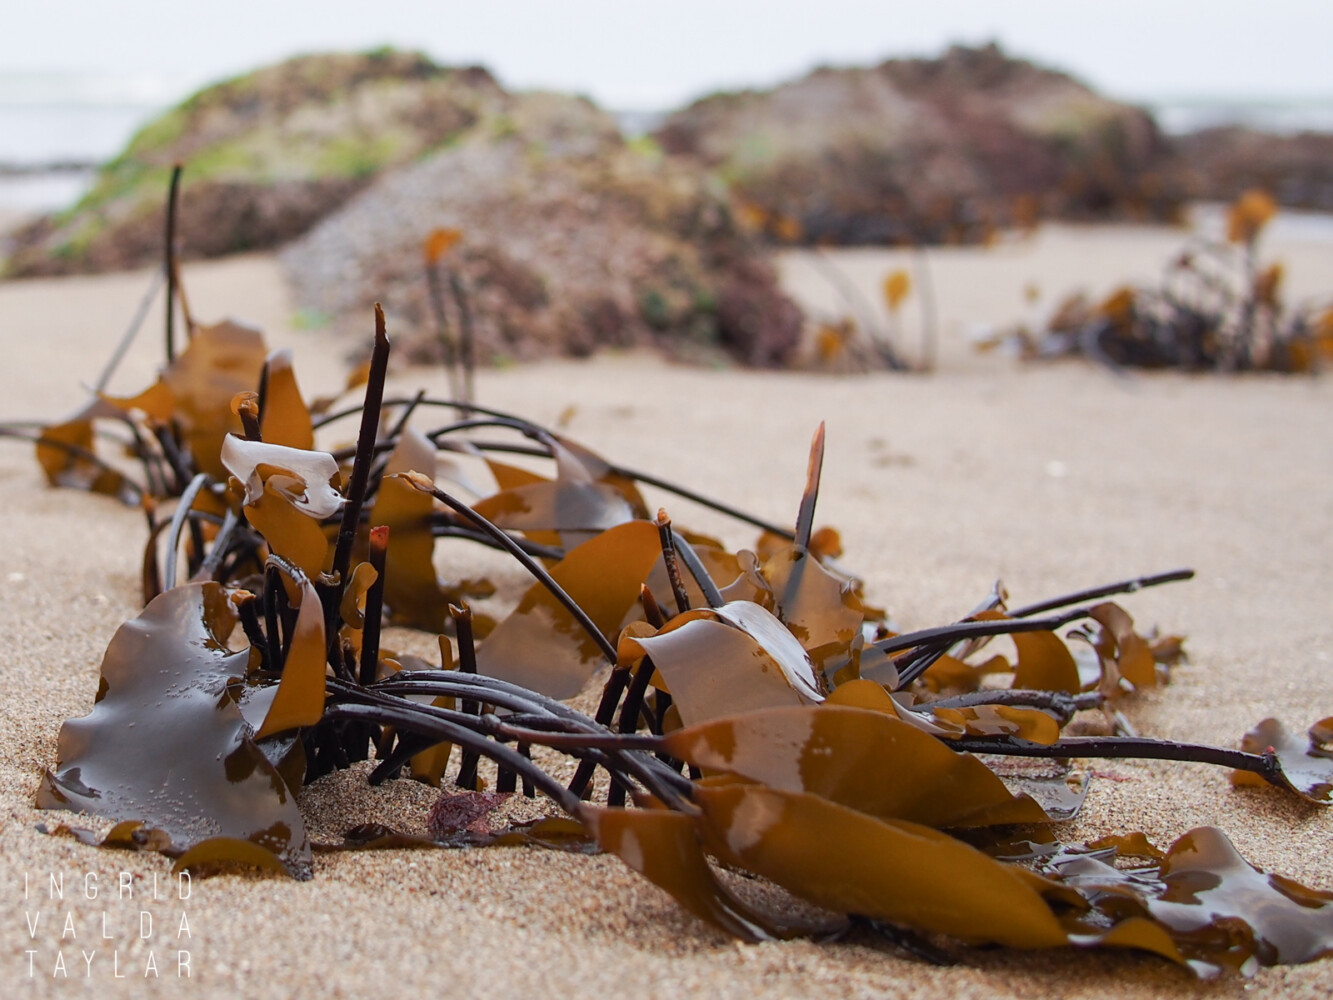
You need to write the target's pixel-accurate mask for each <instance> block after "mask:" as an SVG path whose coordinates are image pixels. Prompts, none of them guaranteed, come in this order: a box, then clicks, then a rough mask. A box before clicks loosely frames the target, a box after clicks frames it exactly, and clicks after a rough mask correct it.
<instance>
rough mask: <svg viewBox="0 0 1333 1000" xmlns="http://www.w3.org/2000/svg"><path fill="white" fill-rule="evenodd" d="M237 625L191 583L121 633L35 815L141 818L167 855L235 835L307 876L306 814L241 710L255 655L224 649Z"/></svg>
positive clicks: (67, 728) (222, 603) (221, 603)
mask: <svg viewBox="0 0 1333 1000" xmlns="http://www.w3.org/2000/svg"><path fill="white" fill-rule="evenodd" d="M230 616H231V610H230V606H229V604H228V602H227V599H226V595H225V593H224V591H223V588H222V587H221V586H220V585H218V584H216V583H204V584H186V585H183V586H180V587H177V588H175V589H173V590H169V591H167V592H166V593H165V594H163V595H161V596H160V597H158V598H156V599H155V600H154V601H153V602H152V603H150V604H149V605H148V607H147V608H145V609H144V611H143V612H142V613H141V614H140V615H139V617H138V618H135V619H133V620H132V621H130V622H127V623H126V624H125V625H123V626H121V628H120V629H119V631H117V633H116V635H115V636H114V637H113V638H112V640H111V644H110V645H109V646H108V647H107V651H106V656H105V658H104V659H103V661H102V688H101V692H100V697H99V698H98V700H97V703H96V704H95V705H94V706H93V710H92V712H91V713H90V714H89V715H87V716H85V717H83V718H80V719H70V720H68V721H67V722H65V724H64V725H63V726H62V727H61V731H60V763H59V769H58V771H57V772H56V773H55V774H50V773H48V774H47V775H46V776H45V777H44V779H43V781H42V784H41V786H40V788H39V791H38V805H39V806H41V807H42V808H48V809H51V808H63V809H83V810H85V811H87V812H91V813H94V814H96V815H99V816H106V817H109V818H112V819H116V820H141V821H142V822H143V823H144V824H145V825H146V826H149V827H155V828H157V829H160V830H163V831H165V832H166V833H167V834H168V835H169V836H170V838H171V853H183V852H185V851H187V850H189V849H190V848H191V847H194V846H195V845H197V844H199V843H200V842H201V841H204V840H208V839H211V838H214V837H233V838H236V839H238V840H240V841H245V842H248V843H250V844H252V845H257V846H258V847H260V848H262V849H264V850H265V851H268V852H271V853H272V854H273V855H275V856H276V857H277V858H278V860H279V861H280V862H281V863H282V866H283V867H284V868H285V869H286V870H287V871H288V872H290V873H291V874H293V875H295V876H297V877H308V875H309V866H310V845H309V843H308V841H307V839H306V834H305V827H304V824H303V822H302V819H301V813H300V810H299V809H298V808H297V805H296V802H295V800H294V798H293V797H292V795H291V793H290V791H289V790H288V788H287V785H286V783H285V782H284V781H283V779H282V777H281V775H280V774H279V773H278V771H277V770H276V769H275V768H274V767H273V765H272V764H270V763H269V761H268V759H267V758H266V757H265V756H264V754H263V752H262V751H261V750H260V749H259V747H258V746H256V744H255V743H254V741H253V739H252V738H251V736H250V732H251V730H250V727H249V726H248V725H247V723H246V721H245V719H244V717H243V716H242V714H241V711H240V708H239V707H238V705H237V700H238V697H239V690H240V688H241V686H242V684H243V679H244V676H245V672H246V666H247V662H248V660H249V650H247V649H242V650H240V651H238V652H233V651H231V650H230V649H228V647H227V646H226V644H225V639H226V635H227V634H228V633H229V632H230V630H231V626H232V624H234V619H232V618H231V617H230ZM239 860H242V861H243V860H244V859H239Z"/></svg>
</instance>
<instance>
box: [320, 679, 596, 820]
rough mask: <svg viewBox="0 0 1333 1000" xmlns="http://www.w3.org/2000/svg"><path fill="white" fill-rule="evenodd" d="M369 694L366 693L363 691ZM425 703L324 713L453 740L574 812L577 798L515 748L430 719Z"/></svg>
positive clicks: (344, 707) (342, 707)
mask: <svg viewBox="0 0 1333 1000" xmlns="http://www.w3.org/2000/svg"><path fill="white" fill-rule="evenodd" d="M367 694H369V692H367ZM429 709H430V706H429V705H419V706H413V705H411V704H410V703H409V704H406V705H403V704H392V703H391V704H374V705H347V704H342V705H334V706H332V707H331V708H329V709H328V710H327V711H326V712H325V717H326V718H330V719H349V720H351V719H355V720H364V721H367V722H372V723H380V724H384V723H390V724H392V725H394V726H395V727H397V728H399V729H405V730H407V731H409V732H414V733H420V734H421V735H422V736H428V737H430V738H431V739H432V740H434V741H435V742H438V743H445V742H448V743H456V744H458V745H459V746H461V747H464V748H465V750H466V751H471V752H473V753H475V754H478V755H481V754H485V755H486V756H487V757H489V758H490V759H491V760H493V761H495V762H496V763H497V764H501V765H503V766H505V767H507V768H509V769H510V770H513V771H517V772H518V773H520V774H522V775H523V776H524V777H525V778H527V779H528V780H530V781H531V782H532V784H533V785H534V786H535V787H536V788H537V789H538V790H539V791H540V792H541V793H542V794H543V795H546V796H547V797H548V798H550V799H552V800H554V801H555V803H556V804H557V805H559V806H560V808H561V809H563V810H565V812H567V813H569V814H571V815H574V814H575V812H576V810H577V809H578V801H579V800H578V799H577V798H575V797H574V796H572V795H570V794H569V790H568V789H566V788H565V786H564V785H562V784H560V782H558V781H556V780H555V779H554V778H552V777H551V776H550V775H549V774H547V773H546V772H545V771H543V770H542V769H541V768H540V767H538V766H537V765H536V764H534V763H533V762H532V761H530V760H529V759H528V758H526V757H524V756H523V755H522V754H521V753H519V752H518V751H516V750H513V749H510V748H509V747H507V746H505V745H504V744H503V743H497V742H496V741H495V740H492V739H489V738H488V737H486V736H483V735H481V734H479V733H476V732H473V731H472V730H471V729H465V728H464V727H462V726H459V725H455V724H454V723H452V722H448V721H446V720H444V719H440V718H433V717H432V715H431V713H430V712H429Z"/></svg>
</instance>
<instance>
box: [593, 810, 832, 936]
mask: <svg viewBox="0 0 1333 1000" xmlns="http://www.w3.org/2000/svg"><path fill="white" fill-rule="evenodd" d="M579 819H580V820H582V821H583V824H584V826H585V827H587V828H588V829H589V830H591V831H592V832H593V835H594V836H595V837H596V838H597V843H598V845H599V846H600V847H601V848H602V850H604V851H608V852H609V853H611V854H615V855H617V856H619V858H620V859H621V860H622V861H624V862H625V864H627V865H629V867H630V868H632V869H634V870H635V871H636V872H638V873H639V874H640V875H642V876H643V877H644V878H646V879H648V881H650V882H652V883H653V884H654V885H656V886H658V887H660V888H662V889H665V890H666V891H667V892H668V893H670V894H671V895H672V897H673V898H674V899H675V900H676V902H678V903H680V905H681V906H683V907H685V909H687V910H688V911H689V912H691V913H693V914H694V915H695V916H696V917H699V918H701V919H703V920H706V921H708V922H709V923H711V924H713V925H714V926H716V927H720V928H721V929H722V930H724V931H726V932H727V933H729V934H732V935H734V936H736V937H738V938H741V939H742V940H745V941H772V940H775V939H782V938H790V937H798V936H806V935H810V934H812V933H823V934H828V933H832V932H834V931H835V930H836V929H837V923H836V922H833V923H825V924H823V925H820V924H815V923H812V922H808V921H797V920H792V919H790V918H786V919H784V918H782V917H779V916H777V915H775V914H765V913H761V912H759V911H758V910H756V909H755V908H753V907H751V906H748V905H747V904H746V903H744V902H743V901H742V900H740V899H738V898H737V897H736V896H735V895H734V894H733V893H731V892H730V891H728V890H727V889H726V887H725V886H723V885H722V884H721V883H720V882H718V880H717V877H716V876H715V875H714V874H713V871H712V869H711V868H710V867H709V866H708V861H707V860H706V859H705V857H704V853H703V850H702V848H701V847H700V845H699V838H698V835H697V834H696V832H695V823H694V821H693V820H692V819H691V818H690V817H689V816H685V815H683V814H681V813H677V812H668V811H666V810H663V809H601V808H598V807H596V806H588V805H585V806H583V807H582V808H581V809H580V810H579Z"/></svg>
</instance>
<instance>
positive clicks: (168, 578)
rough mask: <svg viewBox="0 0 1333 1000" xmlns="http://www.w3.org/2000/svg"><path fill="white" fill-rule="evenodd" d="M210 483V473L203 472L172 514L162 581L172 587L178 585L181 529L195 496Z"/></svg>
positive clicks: (189, 487) (191, 483)
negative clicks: (177, 563)
mask: <svg viewBox="0 0 1333 1000" xmlns="http://www.w3.org/2000/svg"><path fill="white" fill-rule="evenodd" d="M207 483H208V473H206V472H201V473H199V474H198V475H197V476H195V477H194V478H193V479H191V480H190V484H189V485H188V486H186V487H185V490H184V492H182V493H181V497H180V501H179V502H178V503H177V504H176V511H175V513H173V514H172V515H171V527H170V528H169V529H168V531H167V564H166V570H165V572H164V573H163V577H162V582H163V584H164V585H165V586H166V587H167V589H170V588H172V587H174V586H176V559H177V555H178V553H179V550H180V544H181V531H182V529H183V528H184V527H185V523H186V522H187V521H188V520H189V519H190V508H191V507H192V506H193V505H194V500H195V497H197V496H198V495H199V491H200V490H202V489H203V488H204V486H205V485H206V484H207Z"/></svg>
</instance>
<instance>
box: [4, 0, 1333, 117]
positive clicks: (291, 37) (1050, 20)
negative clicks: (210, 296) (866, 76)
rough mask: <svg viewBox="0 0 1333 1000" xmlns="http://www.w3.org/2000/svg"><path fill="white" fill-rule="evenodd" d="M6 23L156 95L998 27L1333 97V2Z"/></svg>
mask: <svg viewBox="0 0 1333 1000" xmlns="http://www.w3.org/2000/svg"><path fill="white" fill-rule="evenodd" d="M0 24H2V25H3V28H2V29H0V75H11V76H12V75H14V74H26V73H34V74H47V73H66V72H79V73H90V74H96V75H107V76H110V77H114V78H118V79H119V80H120V81H122V83H123V82H124V81H130V82H131V83H132V82H133V81H135V80H137V81H139V84H140V85H141V86H142V87H143V88H145V96H149V97H151V99H153V100H164V99H167V98H170V99H173V100H174V99H176V98H177V97H180V96H183V95H184V94H185V93H186V92H188V91H190V90H193V89H196V88H197V87H199V86H202V85H204V84H206V83H209V82H213V81H215V80H218V79H221V78H225V77H228V76H233V75H236V74H238V73H242V72H245V71H247V70H249V69H252V68H254V67H256V66H259V65H262V64H265V63H269V62H274V61H277V60H279V59H282V58H285V57H287V56H290V55H293V54H296V53H299V52H312V51H321V50H331V49H367V48H372V47H376V46H379V45H382V44H392V45H395V46H399V47H403V48H418V49H422V50H424V51H426V52H427V53H429V54H430V55H431V56H433V57H434V58H436V59H437V60H438V61H441V62H445V63H481V64H483V65H485V66H487V67H489V68H490V69H491V70H492V71H493V72H495V73H496V75H497V76H498V77H499V78H500V80H501V82H503V83H504V84H505V85H507V86H510V87H515V88H522V89H529V88H549V89H558V90H566V91H573V92H576V93H582V94H586V95H588V96H590V97H592V98H593V99H595V100H596V101H598V102H599V103H600V104H602V105H603V106H605V107H608V108H611V109H614V110H630V109H645V110H650V109H661V108H667V107H672V106H677V105H680V104H683V103H686V102H688V101H689V100H690V99H692V98H694V97H697V96H700V95H702V94H705V93H708V92H711V91H714V90H719V89H734V88H737V87H744V86H768V85H772V84H774V83H777V82H780V81H782V80H785V79H790V78H792V77H794V76H798V75H800V74H802V73H804V72H806V71H808V70H809V69H812V68H813V67H815V66H816V65H820V64H831V65H852V64H868V63H873V62H877V61H879V60H881V59H884V58H887V57H891V56H903V55H935V54H938V53H939V52H940V51H942V50H943V49H944V48H945V47H947V46H948V45H949V44H950V43H952V42H962V43H967V44H980V43H984V42H987V41H990V40H995V41H998V42H999V43H1000V44H1001V45H1003V46H1004V47H1005V49H1006V50H1007V51H1008V52H1010V53H1011V54H1013V55H1019V56H1024V57H1027V58H1031V59H1034V60H1037V61H1039V62H1042V63H1044V64H1047V65H1051V66H1054V67H1056V68H1059V69H1064V70H1066V71H1069V72H1072V73H1074V74H1075V75H1076V76H1078V77H1080V78H1081V79H1083V80H1084V81H1085V82H1088V83H1090V84H1092V85H1093V86H1095V87H1096V88H1098V89H1099V90H1102V91H1103V92H1105V93H1107V94H1110V95H1112V96H1115V97H1121V98H1128V99H1138V100H1150V99H1155V98H1160V97H1164V96H1165V97H1224V98H1293V97H1297V98H1299V97H1322V98H1329V97H1333V60H1330V58H1329V55H1328V46H1329V41H1330V36H1331V35H1333V30H1330V29H1333V2H1330V0H1211V2H1203V0H914V2H912V3H900V2H898V3H895V2H890V0H880V2H864V0H819V2H805V3H802V2H795V0H766V2H757V0H703V2H701V0H647V2H643V0H467V2H458V0H435V2H429V0H359V2H355V3H353V2H347V0H225V2H221V3H204V2H198V0H196V2H191V0H170V2H168V0H114V2H102V0H70V2H50V0H47V2H34V0H0ZM164 86H165V87H167V88H168V89H169V90H171V91H173V92H172V93H166V94H163V93H160V92H157V93H152V94H149V93H148V92H149V91H152V90H153V89H154V88H158V90H159V91H160V89H161V88H162V87H164Z"/></svg>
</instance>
